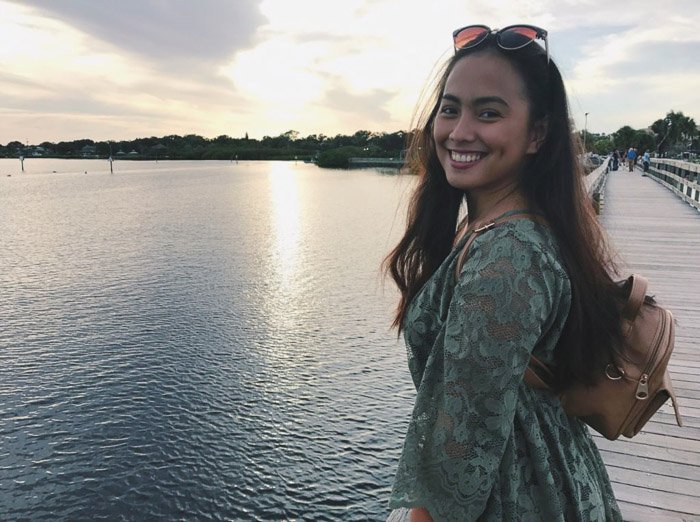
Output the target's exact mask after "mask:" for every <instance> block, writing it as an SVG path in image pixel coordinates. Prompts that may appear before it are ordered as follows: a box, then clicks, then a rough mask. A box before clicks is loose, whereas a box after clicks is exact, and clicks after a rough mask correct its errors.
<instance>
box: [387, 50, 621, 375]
mask: <svg viewBox="0 0 700 522" xmlns="http://www.w3.org/2000/svg"><path fill="white" fill-rule="evenodd" d="M475 53H499V55H500V56H502V57H503V58H505V59H506V60H507V61H508V62H509V63H510V64H511V65H512V66H513V68H514V69H515V70H516V71H517V73H518V74H519V76H520V78H521V79H522V81H523V85H524V87H525V93H524V95H525V98H526V99H527V102H528V107H529V124H530V126H531V127H532V126H534V125H535V124H536V123H537V122H542V121H546V124H547V125H546V128H547V131H546V136H545V137H544V140H543V141H542V143H541V145H540V147H539V149H538V152H537V153H536V154H534V155H532V156H531V157H529V159H528V160H527V164H526V165H525V166H524V170H523V176H522V179H521V181H522V187H521V188H522V190H523V193H524V194H525V196H526V198H527V200H528V201H529V202H530V204H531V205H532V206H533V208H536V209H537V210H538V211H540V212H542V213H543V214H544V216H545V218H546V220H547V221H548V223H549V226H550V227H551V229H552V232H553V234H554V236H555V238H556V239H557V242H558V245H559V250H560V253H561V256H562V259H563V262H564V265H565V268H566V271H567V274H568V276H569V280H570V282H571V290H572V302H571V309H570V311H569V316H568V318H567V321H566V325H565V328H564V332H563V334H562V337H561V339H560V341H559V344H558V345H557V349H556V351H555V363H556V377H557V381H558V384H559V386H563V385H564V384H565V383H567V382H570V381H571V379H572V378H575V379H578V380H582V381H584V382H590V381H591V380H592V379H593V372H594V371H595V369H597V368H599V367H601V366H604V365H605V364H606V363H607V362H608V361H609V360H610V358H611V356H612V355H614V353H611V350H612V352H614V351H615V348H614V347H616V346H618V343H619V340H620V329H619V306H618V302H619V296H620V295H621V292H622V290H621V289H620V287H619V286H618V285H617V284H616V283H615V282H614V280H613V278H612V277H611V274H616V273H617V268H616V266H615V263H614V262H613V259H612V257H611V255H610V252H609V250H608V247H607V243H606V238H605V234H604V232H603V230H602V229H601V227H600V225H599V223H598V220H597V217H596V215H595V212H594V210H593V207H592V204H591V202H590V201H589V199H588V196H587V194H586V190H585V187H584V184H583V172H582V169H581V167H580V163H579V161H578V159H577V154H578V153H580V152H581V147H580V144H579V142H578V140H577V139H575V138H574V135H573V133H572V129H571V124H570V118H569V107H568V102H567V98H566V91H565V88H564V82H563V80H562V77H561V74H560V72H559V69H558V68H557V67H556V65H555V64H554V62H553V61H551V60H549V61H548V60H547V57H546V54H545V52H544V50H543V49H542V48H541V47H540V46H539V45H536V44H530V45H528V46H526V47H524V48H522V49H518V50H502V49H501V48H499V47H498V46H497V45H496V42H495V41H494V39H493V38H492V39H490V40H488V41H486V42H484V43H482V44H480V45H479V46H478V47H475V48H471V49H464V50H460V51H459V52H457V53H456V54H455V55H454V56H453V57H452V58H451V59H450V60H449V61H448V62H447V63H446V64H445V66H444V68H443V71H442V74H441V75H440V79H439V81H438V83H437V85H436V86H435V89H434V91H433V93H432V97H431V99H430V100H429V101H428V103H427V104H426V105H425V108H424V109H423V112H422V113H419V116H418V126H417V129H416V130H415V131H414V132H413V135H412V140H411V142H410V144H409V150H408V153H407V168H408V169H410V170H411V171H412V172H414V173H416V174H418V176H419V180H418V185H417V187H416V189H415V192H414V193H413V196H412V198H411V201H410V203H409V207H408V219H407V227H406V232H405V234H404V236H403V237H402V238H401V240H400V241H399V243H398V245H397V246H396V247H395V248H394V250H392V251H391V252H390V253H389V255H388V256H387V257H386V259H385V260H384V267H385V270H386V271H387V272H388V273H389V274H390V275H391V277H392V278H393V280H394V281H395V282H396V285H397V286H398V288H399V290H400V292H401V299H400V302H399V305H398V308H397V312H396V315H395V318H394V323H393V326H395V327H397V328H398V330H399V332H400V331H401V329H402V326H403V321H404V319H405V316H406V310H407V307H408V304H409V303H410V301H411V299H412V298H413V297H414V296H415V295H416V293H417V292H418V290H419V289H420V288H421V287H422V286H423V284H425V282H426V281H427V280H428V279H429V278H430V276H431V275H432V274H433V273H434V272H435V270H436V269H437V268H438V267H439V266H440V264H441V263H442V262H443V261H444V260H445V258H446V257H447V255H448V254H449V253H450V251H451V249H452V245H453V241H454V237H455V231H456V228H457V220H458V216H459V211H460V206H461V205H462V203H463V201H464V197H465V194H464V192H462V191H460V190H458V189H455V188H454V187H452V186H451V185H449V183H448V182H447V178H446V176H445V171H444V170H443V168H442V166H441V165H440V162H439V161H438V158H437V154H436V151H435V143H434V141H433V136H432V127H433V122H434V120H435V117H436V115H437V112H438V109H439V105H440V97H441V96H442V92H443V91H444V88H445V83H446V82H447V77H448V76H449V74H450V72H451V71H452V69H453V68H454V66H455V64H456V63H457V62H458V61H459V60H460V59H462V58H463V57H465V56H467V55H471V54H475ZM611 347H612V348H611Z"/></svg>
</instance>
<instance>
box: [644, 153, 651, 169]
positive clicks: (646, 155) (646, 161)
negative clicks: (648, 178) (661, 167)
mask: <svg viewBox="0 0 700 522" xmlns="http://www.w3.org/2000/svg"><path fill="white" fill-rule="evenodd" d="M650 163H651V158H650V157H649V151H648V150H645V151H644V154H643V155H642V165H643V166H644V173H645V174H646V173H647V172H649V164H650Z"/></svg>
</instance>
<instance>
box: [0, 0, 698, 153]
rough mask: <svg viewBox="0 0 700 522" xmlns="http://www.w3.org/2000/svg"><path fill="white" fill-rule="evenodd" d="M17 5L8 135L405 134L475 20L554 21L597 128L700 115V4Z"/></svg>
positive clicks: (580, 98) (127, 0) (257, 0)
mask: <svg viewBox="0 0 700 522" xmlns="http://www.w3.org/2000/svg"><path fill="white" fill-rule="evenodd" d="M11 1H12V3H8V0H0V11H2V14H3V16H2V17H0V34H2V35H3V46H0V71H2V72H0V92H2V93H3V96H2V97H1V98H0V112H1V113H2V116H1V117H2V118H3V127H2V128H0V141H2V140H3V139H5V140H9V139H15V137H16V136H15V132H17V129H20V131H19V132H21V134H24V136H22V138H23V139H24V138H25V137H27V136H35V135H36V136H37V138H38V139H39V140H40V141H43V140H44V139H53V137H54V136H63V134H66V135H67V134H70V135H71V136H72V137H87V136H89V137H95V138H99V137H114V138H117V137H124V138H128V137H132V138H133V137H134V136H137V135H141V133H145V132H152V133H155V134H160V135H163V134H172V133H181V134H182V133H189V132H196V133H200V134H203V135H205V136H216V135H219V134H229V135H234V136H236V135H243V134H244V133H245V132H249V133H250V135H251V136H252V137H261V136H264V135H276V134H279V133H281V132H284V131H287V130H289V129H296V130H298V131H300V132H301V133H302V134H314V133H324V134H336V133H353V132H355V131H356V130H358V129H367V130H372V131H388V132H393V131H396V130H400V129H404V130H406V129H407V128H408V127H409V125H410V122H411V117H412V115H413V112H414V107H415V104H416V101H417V100H418V99H419V97H420V95H421V92H422V91H423V89H424V88H425V87H426V86H427V85H429V84H430V81H431V80H432V79H433V78H434V76H435V74H436V70H437V69H436V64H438V63H442V62H444V60H446V59H448V58H449V57H450V56H451V55H452V46H451V37H450V36H451V32H452V30H453V29H455V28H456V27H459V26H462V25H467V24H469V23H485V24H487V25H489V26H491V27H504V26H505V25H510V24H513V23H517V22H528V23H531V24H534V25H540V26H542V27H544V28H546V29H547V30H548V31H549V34H550V51H551V53H552V56H553V57H554V59H555V60H556V61H557V63H558V64H559V66H560V69H562V73H563V75H564V78H565V80H566V83H567V87H568V88H569V95H570V100H571V107H572V113H573V115H574V117H575V118H576V119H578V120H579V123H581V124H582V123H583V119H584V118H583V114H584V112H589V119H588V124H589V130H592V131H594V132H600V131H606V132H611V131H614V130H616V129H617V128H619V127H620V126H622V125H625V124H630V125H633V126H646V125H648V123H649V122H647V121H646V120H647V119H649V115H654V118H653V119H656V118H658V117H661V116H663V115H664V114H665V113H666V112H667V111H668V110H670V109H671V108H675V109H677V110H683V111H684V112H685V113H687V114H689V115H690V116H693V117H695V118H696V119H697V118H698V117H700V102H699V101H698V95H697V94H696V93H698V92H700V88H698V74H700V73H696V72H695V70H696V69H697V67H696V64H695V63H694V62H695V61H696V57H697V56H698V55H700V52H698V51H700V48H699V47H698V45H699V44H698V42H699V40H700V36H698V34H697V30H696V28H697V26H698V25H700V23H699V16H700V15H699V14H698V12H697V6H696V5H695V4H696V3H697V0H668V2H667V4H665V6H664V9H659V8H658V3H657V1H656V0H654V1H652V0H620V1H619V2H608V1H605V0H522V1H515V0H473V1H470V2H464V0H435V2H433V3H432V4H431V5H430V6H429V7H426V4H425V3H419V2H405V1H404V0H343V1H342V2H335V1H328V0H295V1H294V2H291V1H289V0H203V1H201V2H189V1H185V0H124V1H122V2H118V3H108V2H106V1H94V0H70V1H69V0H27V1H23V2H20V1H19V0H11ZM431 71H432V72H431ZM42 118H44V121H45V122H46V123H45V124H42ZM90 118H92V119H93V120H94V122H95V130H94V131H93V132H86V133H85V134H84V136H75V134H73V133H75V132H80V131H84V130H85V129H89V124H90ZM653 119H651V121H653ZM59 121H64V122H65V127H64V130H63V131H62V130H61V126H60V125H59V123H58V122H59ZM49 122H50V124H49ZM158 129H160V130H158ZM47 132H52V133H53V132H56V133H57V134H48V135H47ZM109 132H114V133H117V135H115V136H109Z"/></svg>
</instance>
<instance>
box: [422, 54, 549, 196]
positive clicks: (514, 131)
mask: <svg viewBox="0 0 700 522" xmlns="http://www.w3.org/2000/svg"><path fill="white" fill-rule="evenodd" d="M524 92H525V88H524V85H523V82H522V80H521V79H520V77H519V76H518V73H517V72H516V71H515V69H513V67H512V66H511V65H510V64H509V63H508V61H507V60H506V59H505V58H503V57H501V56H499V55H498V54H496V53H491V52H485V53H484V52H482V53H477V54H471V55H467V56H466V57H464V58H462V59H460V60H459V61H458V62H457V63H456V64H455V66H454V68H453V69H452V71H451V72H450V74H449V76H448V77H447V82H446V84H445V89H444V91H443V93H442V99H441V102H440V106H439V108H438V112H437V115H436V117H435V121H434V123H433V139H434V140H435V149H436V152H437V156H438V159H439V160H440V164H441V165H442V167H443V168H444V169H445V174H446V175H447V181H448V183H449V184H450V185H452V186H453V187H455V188H457V189H460V190H465V191H467V192H468V193H469V196H470V197H474V198H480V197H481V196H482V195H483V196H489V195H492V196H495V197H497V196H498V195H499V194H505V193H507V192H508V191H509V190H511V189H513V188H516V187H517V186H518V181H519V178H520V175H521V172H522V167H523V165H524V163H525V161H526V159H527V156H528V155H529V154H534V153H535V152H537V148H538V139H537V138H538V137H537V135H536V134H537V133H536V132H534V131H531V125H530V122H529V110H528V102H527V100H526V98H525V94H524Z"/></svg>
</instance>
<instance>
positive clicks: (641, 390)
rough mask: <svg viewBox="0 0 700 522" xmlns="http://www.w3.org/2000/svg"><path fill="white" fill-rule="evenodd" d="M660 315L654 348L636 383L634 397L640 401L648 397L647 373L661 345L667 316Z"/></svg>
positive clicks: (649, 371) (651, 367)
mask: <svg viewBox="0 0 700 522" xmlns="http://www.w3.org/2000/svg"><path fill="white" fill-rule="evenodd" d="M662 315H663V317H662V320H661V331H660V332H659V337H658V338H657V339H656V343H655V344H654V349H653V350H652V352H651V357H650V358H649V362H648V363H647V366H646V368H644V372H643V373H642V375H641V377H640V378H639V383H638V384H637V393H636V394H635V397H636V398H637V399H639V400H641V401H643V400H646V399H647V398H648V397H649V374H650V373H651V371H652V370H653V369H654V368H653V366H654V361H655V360H656V354H657V352H658V351H659V347H660V346H661V341H662V339H663V333H664V332H665V331H666V320H667V317H666V314H662Z"/></svg>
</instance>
